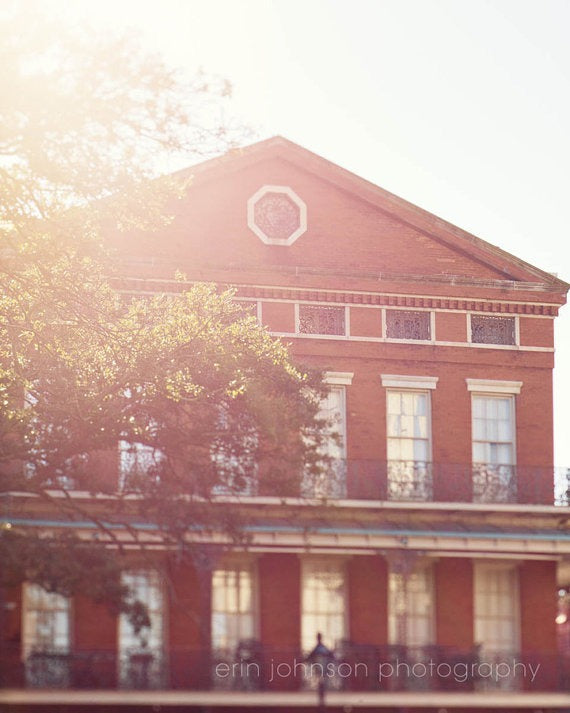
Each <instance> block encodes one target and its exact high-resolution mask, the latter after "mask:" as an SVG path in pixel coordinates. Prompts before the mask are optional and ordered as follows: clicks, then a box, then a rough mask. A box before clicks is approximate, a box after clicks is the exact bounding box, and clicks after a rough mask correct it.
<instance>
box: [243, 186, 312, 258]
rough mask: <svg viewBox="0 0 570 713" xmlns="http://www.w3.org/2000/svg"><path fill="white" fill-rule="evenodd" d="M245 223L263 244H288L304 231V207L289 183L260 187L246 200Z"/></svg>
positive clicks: (305, 213) (305, 210) (305, 225)
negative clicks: (287, 184) (286, 184)
mask: <svg viewBox="0 0 570 713" xmlns="http://www.w3.org/2000/svg"><path fill="white" fill-rule="evenodd" d="M247 224H248V226H249V227H250V228H251V230H253V232H254V233H255V234H256V235H257V236H258V238H260V239H261V240H262V241H263V242H264V243H265V244H266V245H292V244H293V243H294V242H295V240H297V238H298V237H299V236H300V235H303V233H304V232H305V231H306V230H307V206H306V205H305V203H304V202H303V201H302V200H301V199H300V198H299V196H298V195H297V194H296V193H295V192H294V191H293V190H292V189H291V188H289V186H263V187H262V188H260V189H259V190H258V191H257V192H256V193H255V194H254V195H253V196H252V197H251V198H250V199H249V200H248V202H247Z"/></svg>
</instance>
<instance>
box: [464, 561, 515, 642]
mask: <svg viewBox="0 0 570 713" xmlns="http://www.w3.org/2000/svg"><path fill="white" fill-rule="evenodd" d="M521 564H522V562H520V561H513V560H494V561H489V560H474V561H473V637H474V638H475V622H476V614H477V587H476V584H475V583H476V577H477V572H483V571H485V570H491V569H509V570H511V571H517V576H516V578H515V591H514V602H513V609H514V620H515V623H516V631H515V639H516V641H515V642H514V648H515V651H520V647H521V609H520V603H521V601H520V577H519V575H518V570H519V567H520V565H521ZM475 643H481V644H482V648H483V649H485V644H484V642H475Z"/></svg>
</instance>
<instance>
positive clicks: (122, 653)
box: [117, 569, 168, 688]
mask: <svg viewBox="0 0 570 713" xmlns="http://www.w3.org/2000/svg"><path fill="white" fill-rule="evenodd" d="M137 578H139V579H146V580H147V585H146V588H147V589H152V588H154V589H155V590H156V592H158V596H159V606H158V607H157V608H152V607H151V606H149V604H150V602H149V601H144V600H143V597H141V592H140V591H137V588H136V586H135V587H133V581H132V580H135V581H136V579H137ZM122 583H123V584H125V585H127V586H129V587H131V588H132V589H133V594H132V596H133V598H134V599H135V600H138V601H140V602H141V603H143V604H145V605H146V606H147V607H148V615H149V618H150V620H151V627H150V629H149V628H147V627H145V628H143V629H142V630H141V631H140V632H139V633H138V634H135V633H134V631H133V627H132V624H131V623H130V622H129V620H128V617H127V615H126V614H120V615H119V617H118V620H117V654H118V655H117V665H118V680H119V685H120V686H127V687H132V686H133V685H134V686H135V687H142V688H145V687H146V688H149V687H150V688H156V687H157V685H159V684H160V683H164V666H165V657H166V651H167V631H168V619H167V611H166V592H165V590H164V587H163V584H162V580H161V577H160V573H159V572H158V571H157V570H155V569H133V570H128V571H125V572H123V573H122ZM153 620H154V624H155V625H156V623H157V622H160V632H158V636H157V637H155V636H154V634H155V633H156V630H154V631H153ZM146 656H148V657H149V658H148V661H147V660H146V659H145V657H146ZM137 657H138V658H137ZM139 659H140V660H139Z"/></svg>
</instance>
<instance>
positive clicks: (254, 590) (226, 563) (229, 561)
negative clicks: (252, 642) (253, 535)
mask: <svg viewBox="0 0 570 713" xmlns="http://www.w3.org/2000/svg"><path fill="white" fill-rule="evenodd" d="M245 568H249V570H250V572H251V579H252V582H251V609H252V615H253V617H252V618H253V638H254V639H259V637H260V629H261V627H260V601H261V599H260V589H259V587H260V583H259V567H258V559H257V557H255V556H254V555H251V554H245V555H238V554H235V555H230V556H229V557H227V558H225V559H223V560H222V561H221V562H220V563H218V565H216V566H215V567H214V568H213V570H212V574H213V573H214V572H215V571H220V570H223V571H228V570H239V569H245ZM210 597H213V583H212V592H211V593H210ZM213 611H214V608H213V606H212V604H211V606H210V634H211V630H212V612H213Z"/></svg>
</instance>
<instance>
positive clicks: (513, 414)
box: [471, 391, 517, 468]
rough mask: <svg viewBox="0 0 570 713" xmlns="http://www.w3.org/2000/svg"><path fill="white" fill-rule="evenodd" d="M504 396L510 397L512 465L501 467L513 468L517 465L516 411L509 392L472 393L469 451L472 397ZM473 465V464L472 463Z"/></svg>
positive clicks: (511, 394)
mask: <svg viewBox="0 0 570 713" xmlns="http://www.w3.org/2000/svg"><path fill="white" fill-rule="evenodd" d="M501 394H502V395H504V396H510V397H511V398H510V399H509V401H510V409H511V423H512V427H513V439H512V441H511V443H512V449H513V452H512V458H511V460H512V461H513V462H512V463H503V464H501V465H510V466H512V467H513V468H514V467H515V466H516V464H517V410H516V404H515V398H514V394H513V393H512V392H510V391H507V392H504V391H499V392H489V391H486V392H485V391H473V393H472V397H471V449H473V444H474V440H473V396H483V397H484V396H489V397H491V398H492V397H493V396H496V397H497V398H499V397H500V395H501ZM471 459H472V460H473V453H472V454H471ZM474 464H475V463H474ZM488 465H493V464H492V463H489V464H488Z"/></svg>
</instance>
